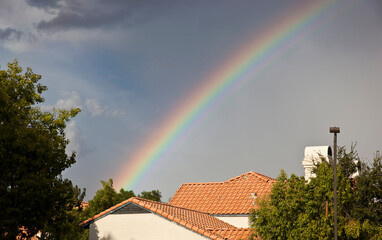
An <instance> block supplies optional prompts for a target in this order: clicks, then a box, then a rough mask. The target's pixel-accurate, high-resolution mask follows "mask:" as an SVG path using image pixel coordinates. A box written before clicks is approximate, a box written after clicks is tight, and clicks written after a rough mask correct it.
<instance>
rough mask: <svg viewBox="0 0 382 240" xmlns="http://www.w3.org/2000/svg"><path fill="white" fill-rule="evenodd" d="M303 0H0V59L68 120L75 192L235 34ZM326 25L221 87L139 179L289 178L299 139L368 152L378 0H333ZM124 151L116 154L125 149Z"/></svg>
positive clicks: (374, 131)
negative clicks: (225, 89) (33, 80)
mask: <svg viewBox="0 0 382 240" xmlns="http://www.w3.org/2000/svg"><path fill="white" fill-rule="evenodd" d="M303 2H306V0H288V1H279V0H240V1H228V0H211V1H205V0H200V1H199V0H193V1H183V0H172V1H170V0H162V1H157V0H124V1H123V0H24V1H23V0H14V1H8V0H0V65H1V68H2V69H5V68H6V64H7V63H8V62H10V61H12V60H13V59H15V58H17V59H18V60H19V62H20V64H21V65H22V66H23V67H31V68H32V69H33V71H34V72H36V73H39V74H41V75H42V83H43V84H45V85H47V86H48V89H49V90H48V91H47V92H45V95H44V96H45V98H46V102H45V103H44V104H43V105H42V106H41V107H42V109H49V108H51V107H53V106H56V107H80V108H81V109H82V112H81V113H80V114H79V115H78V116H77V117H76V118H75V119H74V120H73V121H71V122H70V124H69V125H68V129H67V136H68V137H69V139H70V140H71V144H70V146H69V147H70V150H71V151H72V150H74V151H76V152H77V163H76V164H74V165H73V166H72V167H71V168H70V169H68V170H66V171H65V173H64V176H65V177H68V178H70V179H71V180H72V181H73V182H74V183H75V184H77V185H78V186H79V187H82V188H86V189H87V196H86V199H87V200H89V199H91V198H92V197H93V196H94V193H95V191H96V190H97V189H99V188H101V184H100V182H99V181H100V180H107V179H109V178H114V179H115V178H116V176H117V174H118V173H119V170H120V169H121V167H122V166H125V165H126V164H127V163H128V162H129V160H130V159H131V155H132V154H133V153H134V151H136V150H137V149H139V148H140V146H141V145H142V144H143V143H145V141H147V139H148V137H149V136H150V133H151V132H153V131H155V130H156V129H157V128H158V127H159V124H160V122H161V121H162V119H165V118H166V116H169V115H170V114H171V113H172V111H173V109H174V108H175V107H176V106H177V104H178V103H179V102H181V100H182V99H183V97H184V95H185V94H187V93H189V92H190V91H191V92H192V90H193V89H196V88H197V87H198V86H199V85H200V84H202V83H203V81H205V76H207V75H208V74H210V73H211V72H213V71H215V70H216V69H218V68H219V66H220V64H221V63H222V62H224V61H225V60H227V58H229V57H230V56H232V55H233V54H234V53H235V51H236V50H237V49H240V46H242V45H245V44H246V43H247V41H248V40H249V39H250V38H249V37H251V36H255V35H256V34H259V35H261V34H262V33H263V32H265V31H266V29H267V27H269V26H270V25H273V24H276V22H275V21H277V19H280V18H279V16H281V15H285V14H288V12H292V11H293V10H294V9H297V8H299V7H300V6H301V4H302V3H303ZM337 4H338V5H337V9H338V10H336V11H337V12H334V13H335V14H334V17H332V18H331V19H330V21H326V22H325V24H323V25H322V26H320V28H318V29H317V31H315V32H312V33H310V35H308V36H306V37H305V39H300V41H299V42H298V44H297V45H296V46H294V47H293V48H292V49H291V50H290V51H288V52H287V53H286V54H284V55H282V56H281V57H280V58H279V59H277V60H276V61H274V62H273V63H271V64H270V65H269V66H268V67H267V70H266V71H265V72H263V73H262V74H261V76H259V77H257V78H256V79H253V80H252V81H249V82H248V83H247V84H245V85H244V86H242V87H239V88H237V89H235V90H234V91H232V92H231V93H230V94H229V95H227V96H225V97H223V99H222V100H221V101H220V102H219V104H217V105H215V106H214V108H213V109H210V111H209V112H208V114H207V116H206V117H205V118H203V120H202V121H200V122H199V123H198V125H197V126H196V127H195V128H193V131H192V132H191V133H190V134H188V135H187V136H186V137H185V138H184V139H182V141H181V142H180V143H178V144H177V145H176V148H175V149H171V151H170V152H168V153H166V159H165V160H164V161H163V162H162V164H161V165H160V166H159V167H157V168H155V170H154V171H152V172H151V173H150V175H148V176H147V177H146V178H145V181H144V182H143V183H142V184H140V186H139V187H138V188H137V189H134V191H135V192H136V193H139V192H141V191H142V190H152V189H159V190H160V191H161V192H162V194H163V200H164V201H167V200H168V199H169V197H170V196H172V195H173V194H174V193H175V191H176V189H177V188H178V187H179V186H180V185H181V184H182V183H185V182H204V181H211V182H214V181H225V180H227V179H229V178H232V177H235V176H237V175H240V174H242V173H245V172H248V171H255V172H259V173H262V174H265V175H268V176H270V177H274V178H275V177H277V175H278V174H279V172H280V170H281V169H285V170H286V171H287V173H288V174H291V173H296V174H298V175H302V174H303V168H302V165H301V161H302V159H303V154H304V148H305V146H311V145H330V144H332V142H333V135H331V134H330V133H329V127H330V126H339V127H340V128H341V133H340V134H339V136H338V142H339V145H346V146H347V147H348V148H350V145H351V144H352V143H354V142H357V149H358V151H359V153H360V156H361V158H363V159H364V160H366V161H371V160H372V158H373V154H374V153H375V151H377V150H382V142H381V136H382V127H381V122H382V107H381V103H382V94H381V89H382V79H381V76H382V1H379V0H364V1H361V0H346V1H338V3H337ZM129 157H130V158H129Z"/></svg>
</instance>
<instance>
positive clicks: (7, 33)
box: [0, 27, 22, 41]
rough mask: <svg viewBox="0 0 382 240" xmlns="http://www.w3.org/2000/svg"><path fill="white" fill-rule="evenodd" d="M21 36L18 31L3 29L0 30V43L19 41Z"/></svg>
mask: <svg viewBox="0 0 382 240" xmlns="http://www.w3.org/2000/svg"><path fill="white" fill-rule="evenodd" d="M21 35H22V32H21V31H18V30H16V29H13V28H9V27H8V28H4V29H0V41H4V40H20V37H21Z"/></svg>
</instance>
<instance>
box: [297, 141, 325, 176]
mask: <svg viewBox="0 0 382 240" xmlns="http://www.w3.org/2000/svg"><path fill="white" fill-rule="evenodd" d="M322 158H323V159H325V160H326V161H328V162H329V161H331V160H332V148H331V147H330V146H309V147H305V151H304V160H302V166H304V171H305V180H307V181H309V180H310V178H311V177H316V175H315V174H314V173H312V171H313V167H314V165H315V164H317V163H319V162H321V160H322Z"/></svg>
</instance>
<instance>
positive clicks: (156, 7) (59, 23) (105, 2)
mask: <svg viewBox="0 0 382 240" xmlns="http://www.w3.org/2000/svg"><path fill="white" fill-rule="evenodd" d="M30 1H31V0H30ZM63 1H65V3H64V4H62V6H61V7H60V8H59V12H58V14H57V16H56V17H54V18H53V19H51V20H48V21H46V20H43V21H41V22H40V23H38V25H37V28H38V29H39V30H42V31H48V32H56V31H63V30H69V29H81V28H99V27H108V26H129V25H132V24H136V23H138V22H142V21H146V20H148V19H149V18H152V16H153V15H156V14H158V13H161V12H163V11H164V10H165V9H168V8H169V7H170V6H171V5H173V4H171V5H169V4H166V3H167V1H154V0H148V1H139V0H129V1H122V0H98V1H86V0H85V1H81V2H80V1H77V0H63ZM34 2H35V4H37V3H41V5H42V6H47V5H43V3H45V2H46V0H38V1H37V0H34ZM56 3H57V1H56Z"/></svg>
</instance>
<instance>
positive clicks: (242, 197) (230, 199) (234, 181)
mask: <svg viewBox="0 0 382 240" xmlns="http://www.w3.org/2000/svg"><path fill="white" fill-rule="evenodd" d="M273 183H275V180H274V179H273V178H270V177H267V176H265V175H262V174H259V173H256V172H248V173H244V174H242V175H240V176H237V177H234V178H231V179H229V180H227V181H225V182H208V183H185V184H182V185H181V186H180V187H179V188H178V190H177V191H176V193H175V194H174V196H173V197H172V198H171V200H170V202H169V204H171V205H174V206H178V207H183V208H188V209H193V210H197V211H201V212H206V213H210V214H249V212H250V209H251V208H256V205H254V204H253V203H254V202H255V200H256V199H254V197H253V194H255V195H256V197H263V196H265V195H267V194H269V193H270V190H271V188H272V185H273Z"/></svg>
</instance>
